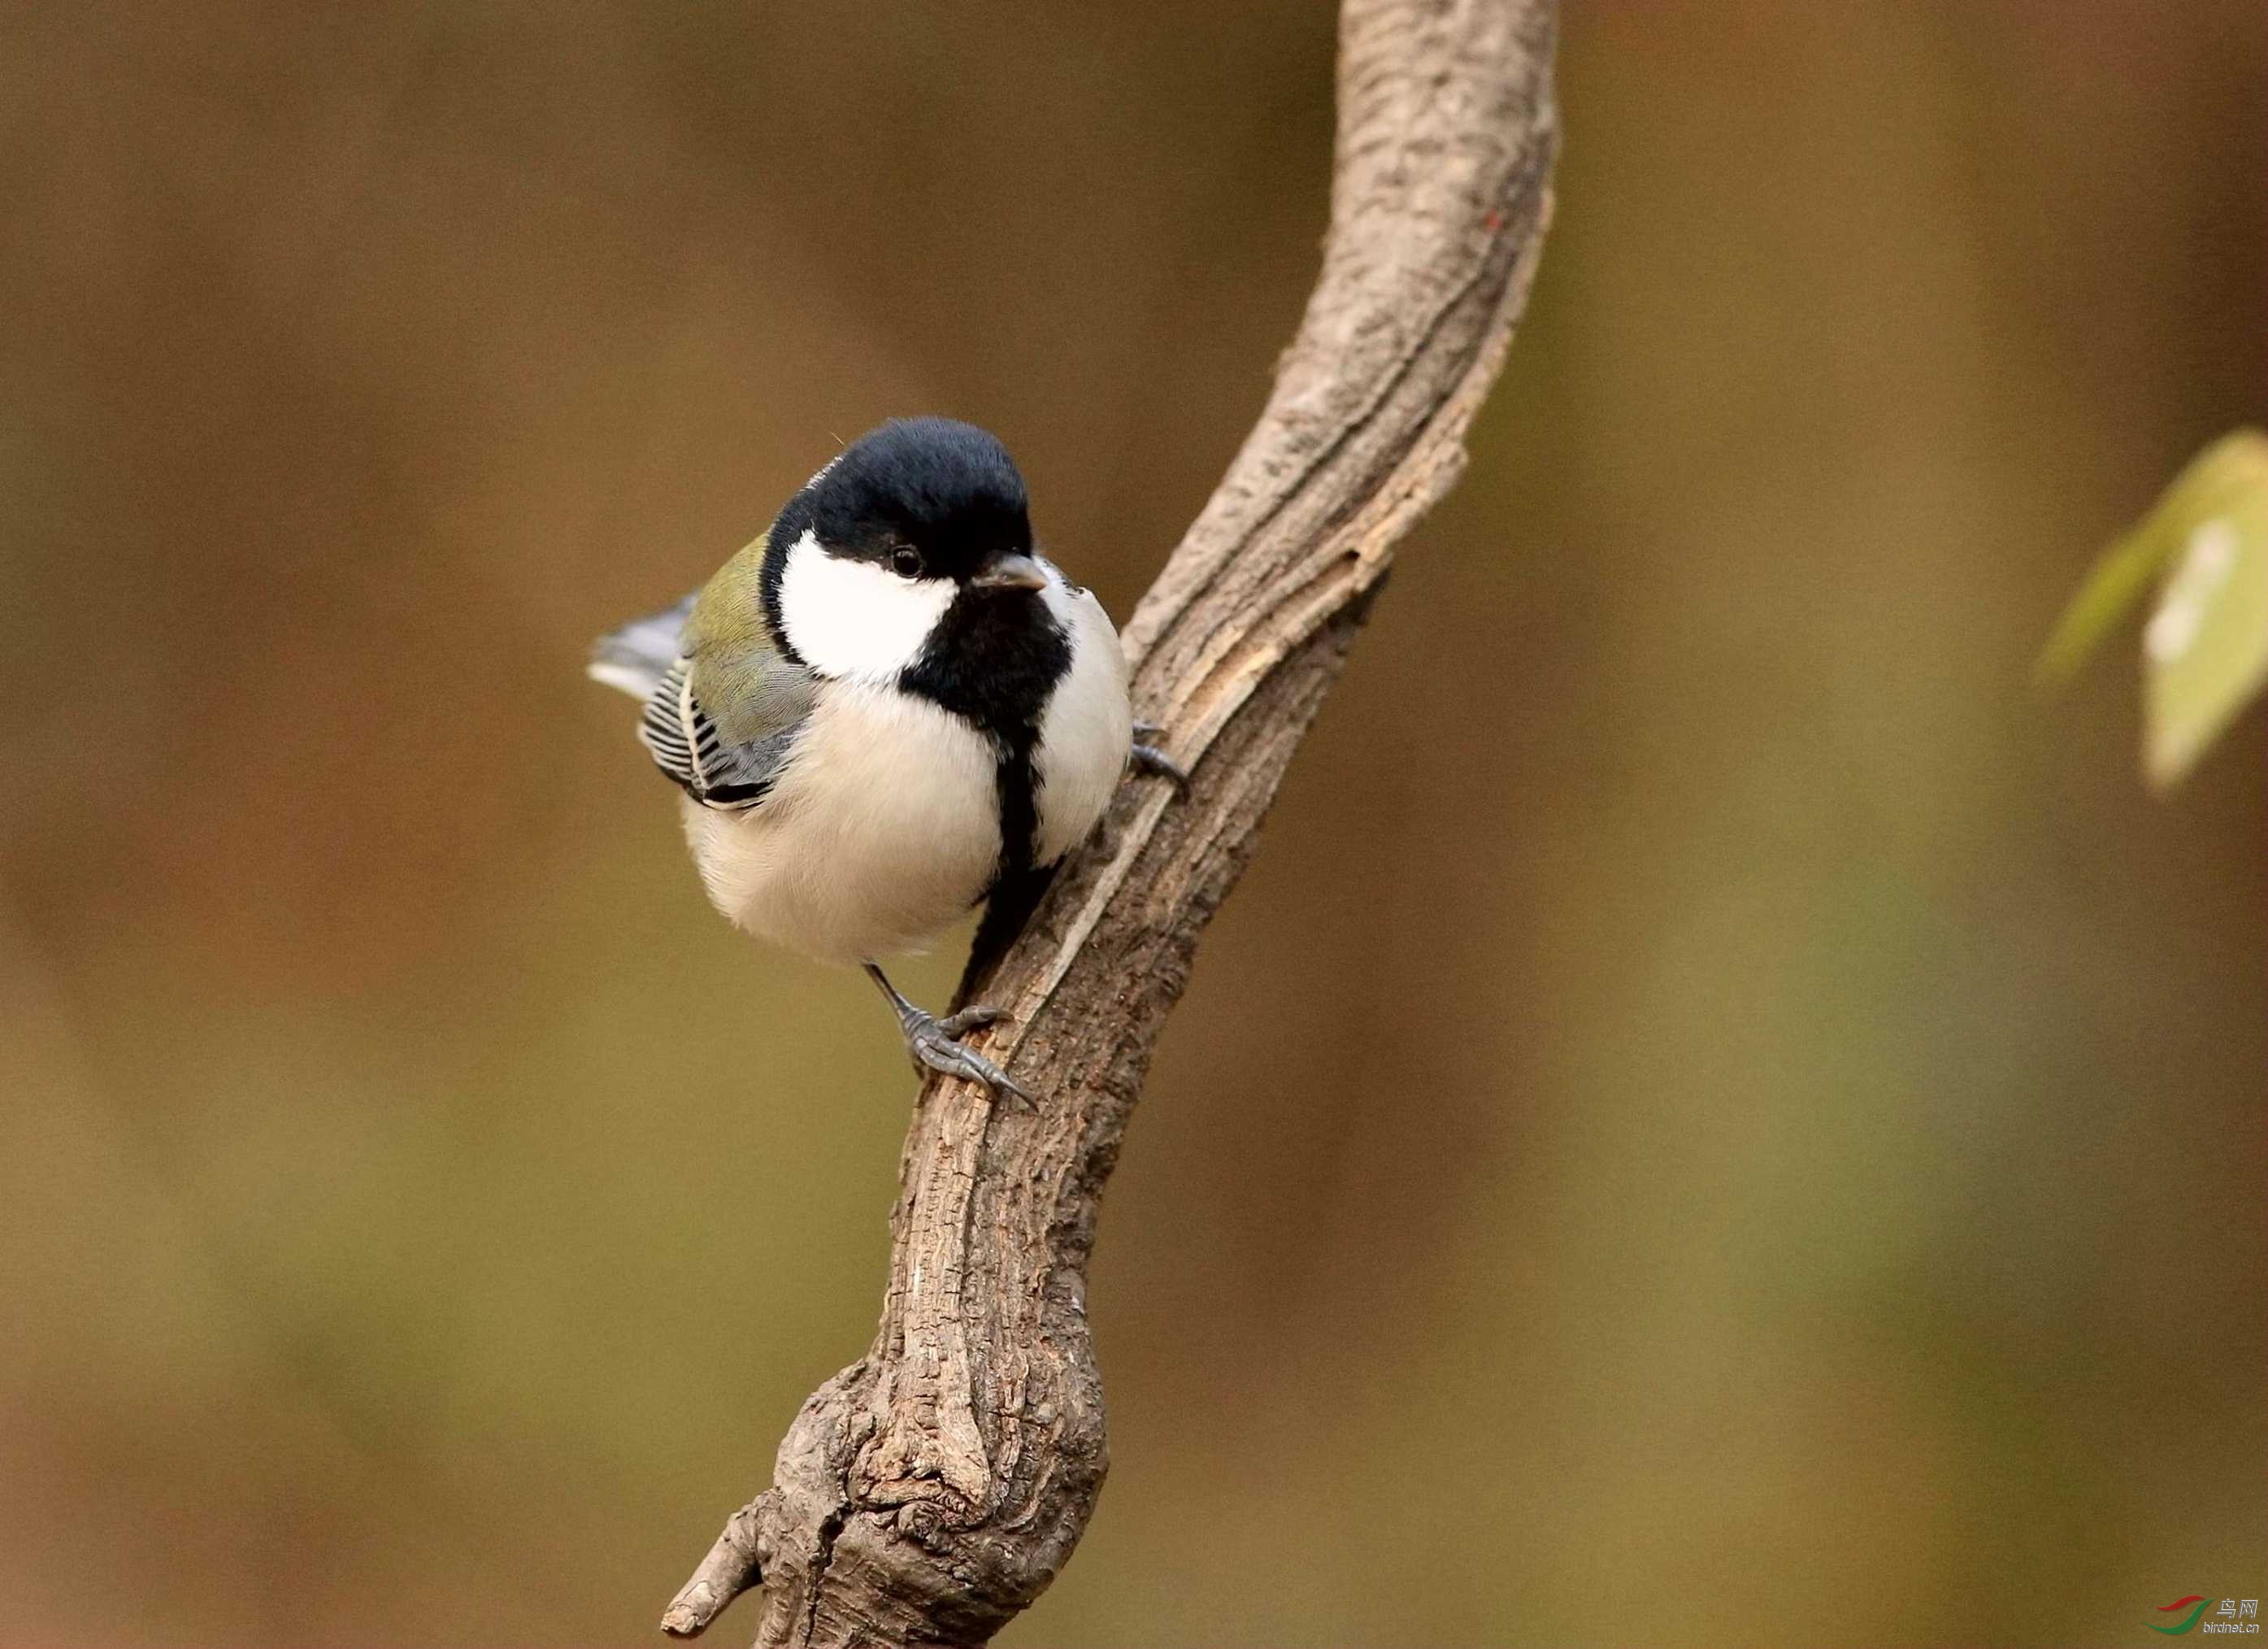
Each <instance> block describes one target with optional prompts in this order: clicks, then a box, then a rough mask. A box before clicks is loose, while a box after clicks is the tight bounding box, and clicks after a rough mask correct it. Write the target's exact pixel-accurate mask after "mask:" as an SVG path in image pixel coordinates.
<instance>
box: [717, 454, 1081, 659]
mask: <svg viewBox="0 0 2268 1649" xmlns="http://www.w3.org/2000/svg"><path fill="white" fill-rule="evenodd" d="M1049 583H1050V573H1049V568H1048V567H1047V566H1046V565H1045V564H1044V563H1042V562H1041V561H1040V560H1038V559H1037V558H1035V557H1034V555H1033V554H1032V525H1031V518H1030V514H1029V508H1028V504H1027V499H1026V497H1025V493H1024V479H1023V477H1021V476H1020V475H1019V474H1018V473H1017V472H1016V465H1015V462H1014V461H1013V459H1011V458H1010V457H1009V456H1008V450H1007V448H1006V447H1003V446H1002V445H1001V444H1000V443H999V441H998V440H996V439H994V438H993V437H992V436H990V435H989V434H987V433H985V432H984V431H983V430H981V429H978V428H976V426H975V425H970V424H961V423H956V422H954V420H953V419H951V418H902V419H894V420H893V421H891V422H890V423H887V424H885V425H882V426H881V427H880V428H879V429H877V430H874V431H873V432H871V433H868V434H866V435H864V436H861V437H860V438H859V439H858V440H856V441H854V442H852V443H851V446H849V447H846V448H844V449H843V453H842V454H841V455H839V456H838V457H836V459H835V461H834V462H832V463H830V464H828V466H827V467H826V468H825V469H824V470H821V471H820V472H819V473H818V474H817V475H815V476H814V477H812V478H811V479H810V480H809V481H808V482H806V484H804V487H803V490H802V491H801V492H798V493H797V494H796V495H795V496H794V497H793V498H792V499H789V500H788V503H787V506H786V507H785V508H784V509H782V510H781V511H780V513H779V517H778V519H777V521H774V522H773V524H772V529H771V533H770V538H769V541H768V543H767V544H766V548H765V552H764V563H763V573H762V599H763V603H764V607H765V610H766V616H767V617H769V618H770V621H771V625H772V629H773V632H774V633H775V634H777V636H778V637H779V638H780V640H782V641H784V643H785V644H786V646H787V647H788V648H789V649H790V650H791V651H792V653H793V654H795V655H796V656H797V657H799V659H801V660H802V661H803V662H804V663H805V664H806V665H807V666H809V667H810V668H811V669H814V670H815V671H817V672H818V673H819V674H821V675H822V676H829V677H844V678H856V679H866V680H873V681H897V680H900V679H902V678H903V677H906V676H907V675H908V674H909V672H912V671H916V670H917V669H937V668H944V669H955V668H958V669H961V670H963V671H965V670H967V669H969V668H971V667H974V666H978V665H981V663H982V661H983V657H984V656H985V655H986V654H990V653H993V652H997V651H998V650H999V649H1000V648H1002V647H1007V648H1009V649H1010V650H1011V651H1012V652H1020V651H1022V650H1024V647H1023V643H1024V642H1025V641H1036V640H1042V639H1045V638H1047V637H1049V636H1052V635H1053V633H1054V631H1055V628H1056V626H1055V625H1054V623H1053V621H1052V619H1051V618H1050V617H1049V610H1048V607H1047V605H1046V603H1045V602H1044V601H1043V600H1042V594H1043V592H1046V591H1047V590H1048V588H1049Z"/></svg>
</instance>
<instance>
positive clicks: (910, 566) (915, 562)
mask: <svg viewBox="0 0 2268 1649" xmlns="http://www.w3.org/2000/svg"><path fill="white" fill-rule="evenodd" d="M890 571H891V572H893V573H896V574H897V575H898V576H899V577H900V578H909V579H916V578H919V577H920V576H921V575H922V558H921V551H918V550H916V549H913V548H911V547H909V546H908V545H905V544H900V545H899V546H898V547H897V548H896V549H895V550H893V551H890Z"/></svg>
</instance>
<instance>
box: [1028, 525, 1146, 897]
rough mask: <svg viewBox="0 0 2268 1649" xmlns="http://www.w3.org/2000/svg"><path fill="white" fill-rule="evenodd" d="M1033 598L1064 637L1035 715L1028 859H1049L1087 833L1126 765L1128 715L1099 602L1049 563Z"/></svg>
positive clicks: (1122, 675) (1122, 658) (1122, 670)
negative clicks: (1058, 665) (1034, 831)
mask: <svg viewBox="0 0 2268 1649" xmlns="http://www.w3.org/2000/svg"><path fill="white" fill-rule="evenodd" d="M1042 565H1043V566H1044V565H1046V564H1045V563H1042ZM1040 598H1041V599H1042V601H1044V602H1046V603H1047V604H1048V610H1049V612H1050V613H1052V614H1053V615H1054V616H1055V620H1056V622H1057V624H1058V625H1062V626H1063V631H1064V635H1065V636H1066V637H1067V638H1069V640H1070V641H1071V669H1070V671H1069V673H1068V674H1066V675H1065V676H1064V678H1063V680H1062V682H1061V683H1059V684H1057V687H1056V691H1055V696H1054V697H1053V698H1051V699H1049V701H1048V707H1047V711H1046V714H1043V715H1042V717H1041V719H1040V743H1039V748H1038V750H1037V751H1036V752H1035V758H1034V765H1035V768H1036V770H1037V776H1038V779H1039V784H1040V790H1039V814H1040V829H1039V839H1038V841H1037V842H1036V843H1035V845H1034V846H1035V852H1034V854H1033V857H1034V858H1035V860H1036V861H1038V862H1039V863H1041V864H1052V863H1053V862H1054V861H1056V860H1057V859H1060V858H1061V857H1063V855H1064V854H1066V853H1069V852H1070V851H1071V849H1072V848H1073V847H1077V846H1079V843H1080V842H1081V841H1083V840H1085V839H1086V834H1087V832H1089V831H1091V830H1093V829H1094V826H1095V823H1096V821H1097V820H1099V819H1101V817H1102V810H1104V809H1105V808H1106V807H1108V806H1109V805H1110V797H1111V793H1112V792H1113V791H1115V790H1116V789H1117V788H1118V780H1120V778H1121V777H1122V776H1123V774H1124V773H1125V771H1126V751H1127V747H1128V746H1129V745H1130V744H1131V743H1133V739H1134V713H1133V710H1132V708H1131V707H1130V705H1129V704H1128V701H1127V697H1126V655H1125V654H1124V653H1123V651H1122V650H1121V649H1120V647H1119V645H1118V632H1117V631H1116V630H1115V629H1113V628H1112V627H1111V623H1110V617H1109V615H1108V614H1107V613H1105V612H1104V611H1103V610H1102V603H1101V602H1099V601H1097V600H1095V599H1094V596H1093V595H1091V594H1089V593H1088V592H1087V591H1086V590H1083V589H1074V588H1071V585H1070V584H1069V583H1068V582H1067V581H1065V580H1064V576H1063V574H1062V573H1059V572H1057V570H1056V569H1055V568H1054V567H1053V566H1049V567H1048V587H1047V588H1046V589H1045V590H1043V591H1042V592H1041V596H1040Z"/></svg>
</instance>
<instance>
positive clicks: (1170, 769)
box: [1127, 721, 1189, 795]
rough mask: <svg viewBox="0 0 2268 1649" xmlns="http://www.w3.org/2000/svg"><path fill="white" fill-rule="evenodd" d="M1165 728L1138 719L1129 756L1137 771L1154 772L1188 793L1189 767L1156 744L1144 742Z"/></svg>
mask: <svg viewBox="0 0 2268 1649" xmlns="http://www.w3.org/2000/svg"><path fill="white" fill-rule="evenodd" d="M1164 730H1165V729H1164V728H1160V727H1157V726H1154V725H1153V724H1152V723H1150V722H1147V721H1137V722H1136V723H1135V724H1134V736H1135V743H1134V744H1133V745H1132V747H1131V748H1130V750H1129V751H1127V758H1128V759H1129V760H1130V762H1132V764H1133V765H1134V771H1135V772H1137V773H1151V774H1154V775H1155V776H1156V777H1158V778H1160V779H1163V780H1167V782H1168V783H1170V784H1171V785H1172V786H1173V787H1174V788H1175V790H1178V791H1179V792H1181V794H1182V795H1189V769H1187V768H1186V767H1183V766H1182V765H1181V763H1179V762H1177V761H1175V759H1174V758H1172V757H1170V756H1168V755H1167V754H1166V752H1165V751H1161V750H1160V749H1159V748H1158V747H1157V746H1156V745H1155V744H1145V743H1142V740H1143V738H1144V737H1145V736H1152V737H1154V736H1156V735H1158V734H1159V733H1161V732H1163V731H1164Z"/></svg>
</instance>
